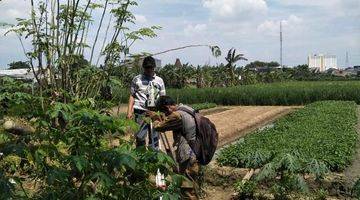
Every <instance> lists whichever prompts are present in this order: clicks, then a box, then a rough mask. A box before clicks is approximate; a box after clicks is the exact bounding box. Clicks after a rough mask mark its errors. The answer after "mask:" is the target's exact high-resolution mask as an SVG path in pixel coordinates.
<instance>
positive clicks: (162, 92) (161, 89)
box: [159, 79, 166, 96]
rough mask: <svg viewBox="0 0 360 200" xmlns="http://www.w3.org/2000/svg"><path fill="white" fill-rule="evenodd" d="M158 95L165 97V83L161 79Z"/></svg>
mask: <svg viewBox="0 0 360 200" xmlns="http://www.w3.org/2000/svg"><path fill="white" fill-rule="evenodd" d="M159 95H160V96H165V95H166V90H165V83H164V80H163V79H161V84H160V92H159Z"/></svg>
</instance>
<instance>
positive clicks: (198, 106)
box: [190, 103, 216, 110]
mask: <svg viewBox="0 0 360 200" xmlns="http://www.w3.org/2000/svg"><path fill="white" fill-rule="evenodd" d="M190 106H191V107H192V108H194V109H195V110H205V109H209V108H215V107H216V104H214V103H200V104H191V105H190Z"/></svg>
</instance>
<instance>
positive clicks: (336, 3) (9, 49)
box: [0, 0, 360, 68]
mask: <svg viewBox="0 0 360 200" xmlns="http://www.w3.org/2000/svg"><path fill="white" fill-rule="evenodd" d="M97 1H99V0H97ZM137 2H138V4H139V5H138V6H137V7H133V8H131V11H132V12H133V13H134V14H135V16H136V23H137V24H136V26H134V28H136V27H146V26H152V25H158V26H161V27H162V29H161V30H159V31H157V34H158V37H156V38H154V39H145V40H143V41H140V42H138V43H136V44H135V45H134V46H133V48H132V49H131V52H132V53H139V52H149V53H156V52H161V51H164V50H168V49H172V48H176V47H181V46H186V45H192V44H209V45H218V46H219V47H220V48H221V49H222V51H223V55H222V56H221V57H219V58H214V57H213V56H212V55H211V52H210V50H209V49H208V48H206V47H201V48H193V49H185V50H181V51H175V52H171V53H167V54H164V55H160V56H158V58H159V59H161V60H162V64H163V65H164V64H166V63H174V62H175V60H176V58H179V59H180V60H181V61H182V63H189V64H193V65H204V64H217V63H221V62H225V60H224V57H225V54H226V52H227V51H228V50H229V49H230V48H235V49H236V50H237V52H238V53H243V54H244V55H245V57H246V58H248V59H249V61H247V62H246V61H241V62H239V63H238V65H239V66H242V65H245V64H246V63H248V62H252V61H255V60H261V61H277V62H279V60H280V42H279V24H280V21H281V22H282V24H283V64H284V65H287V66H295V65H299V64H305V63H307V56H308V55H309V54H319V53H323V54H331V55H336V56H337V58H338V65H339V66H341V67H343V66H345V59H346V52H348V54H349V62H350V63H349V64H350V65H351V66H353V65H360V20H359V19H360V0H301V1H299V0H141V1H140V0H139V1H137ZM29 4H30V1H29V0H0V22H8V23H14V22H15V18H17V17H28V16H29ZM99 16H100V12H99V13H95V15H94V18H95V21H96V19H99ZM103 27H104V28H103V30H102V32H104V29H105V26H103ZM5 31H6V30H5V29H4V28H1V27H0V68H4V67H6V65H7V64H8V63H10V62H12V61H17V60H26V58H25V56H24V55H23V51H22V48H21V45H20V42H19V41H18V38H17V37H16V35H14V34H10V35H8V36H3V34H4V33H5ZM94 35H95V29H94V31H93V32H92V33H90V39H91V38H94ZM25 44H26V47H27V48H29V45H28V44H29V43H28V42H25Z"/></svg>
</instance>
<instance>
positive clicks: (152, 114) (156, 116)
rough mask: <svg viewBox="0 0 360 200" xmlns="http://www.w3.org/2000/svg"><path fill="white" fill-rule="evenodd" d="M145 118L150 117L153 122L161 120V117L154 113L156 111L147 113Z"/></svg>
mask: <svg viewBox="0 0 360 200" xmlns="http://www.w3.org/2000/svg"><path fill="white" fill-rule="evenodd" d="M145 116H146V117H150V118H151V120H153V121H156V120H161V117H160V115H159V114H158V113H157V112H154V111H147V112H146V113H145Z"/></svg>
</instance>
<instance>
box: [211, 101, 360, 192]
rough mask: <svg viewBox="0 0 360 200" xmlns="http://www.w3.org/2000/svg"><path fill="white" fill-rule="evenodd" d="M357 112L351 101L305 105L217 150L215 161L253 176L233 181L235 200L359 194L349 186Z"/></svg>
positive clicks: (353, 166)
mask: <svg viewBox="0 0 360 200" xmlns="http://www.w3.org/2000/svg"><path fill="white" fill-rule="evenodd" d="M357 114H358V108H357V105H356V104H355V103H354V102H343V101H323V102H316V103H313V104H309V105H307V106H306V107H305V108H303V109H299V110H298V111H296V112H294V113H292V114H290V115H288V116H286V117H284V118H281V119H280V120H278V121H277V122H276V123H275V124H274V126H273V127H270V128H267V129H265V130H259V131H256V132H255V133H253V134H249V135H247V136H245V137H244V139H243V140H241V141H239V142H238V143H236V144H233V145H230V146H228V147H226V148H225V149H223V150H221V151H220V154H219V156H218V158H217V162H218V164H220V165H222V166H224V165H225V166H230V167H235V168H233V170H235V169H236V168H239V170H240V169H244V170H246V171H248V172H251V171H252V174H254V175H255V176H254V177H252V175H249V177H248V178H246V179H245V180H241V178H240V177H239V178H240V180H239V179H237V180H238V181H237V182H236V184H235V185H234V187H235V191H237V192H238V196H237V197H238V198H240V199H242V198H250V199H256V198H255V196H254V195H257V196H256V197H264V196H263V195H266V196H267V197H269V198H270V199H273V198H275V199H279V198H281V199H299V198H302V197H304V196H303V195H304V194H307V195H310V196H312V197H314V198H316V199H317V198H319V199H325V197H326V196H328V195H331V196H336V199H338V198H340V199H352V197H356V196H357V195H359V193H356V192H359V191H358V189H355V188H356V187H357V186H355V184H354V182H355V181H356V180H357V178H358V177H359V174H357V175H356V174H351V176H349V172H351V173H357V172H358V170H357V167H358V164H357V163H358V161H357V160H355V161H354V159H358V156H356V157H355V153H356V147H359V144H358V133H357V128H356V127H357V126H356V125H357V124H358V117H357ZM356 155H358V154H356ZM250 169H251V170H250ZM254 169H255V170H254ZM345 169H346V171H344V170H345ZM236 170H237V169H236ZM254 171H255V173H254ZM245 177H247V176H245ZM350 179H351V180H350ZM359 182H360V181H358V185H360V184H359ZM309 192H310V193H309ZM259 195H260V196H259ZM269 195H270V196H269ZM320 197H321V198H320Z"/></svg>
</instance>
